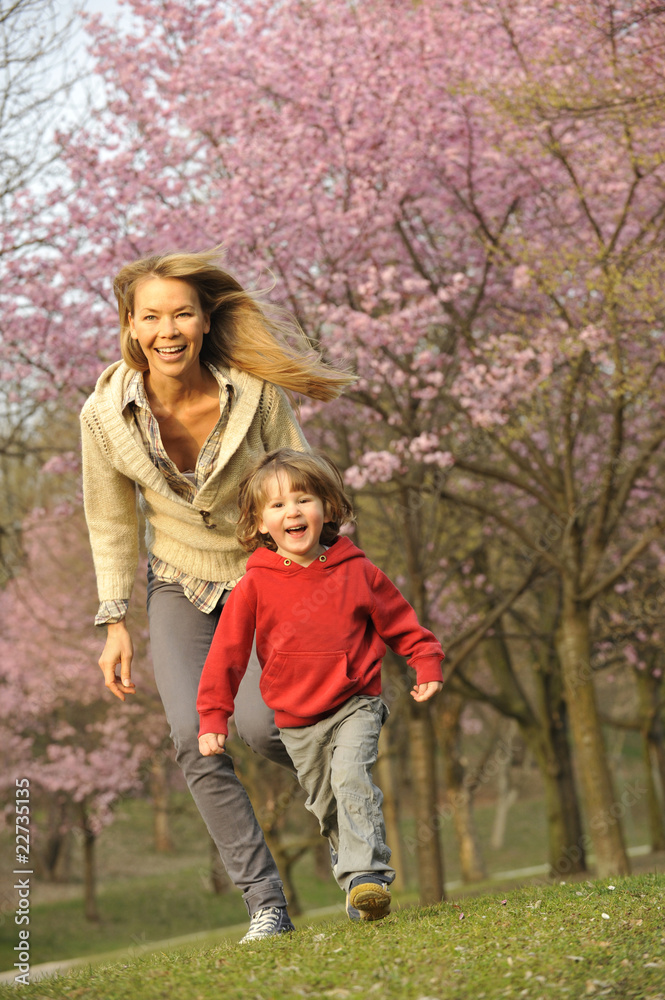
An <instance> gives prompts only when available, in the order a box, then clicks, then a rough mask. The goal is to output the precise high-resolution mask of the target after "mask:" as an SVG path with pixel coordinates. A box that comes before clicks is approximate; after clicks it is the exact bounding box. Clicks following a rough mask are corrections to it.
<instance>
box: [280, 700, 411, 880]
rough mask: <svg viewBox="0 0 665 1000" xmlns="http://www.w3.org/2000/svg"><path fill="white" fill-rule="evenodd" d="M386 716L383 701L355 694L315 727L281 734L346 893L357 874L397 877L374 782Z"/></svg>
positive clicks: (336, 873) (305, 727)
mask: <svg viewBox="0 0 665 1000" xmlns="http://www.w3.org/2000/svg"><path fill="white" fill-rule="evenodd" d="M387 715H388V708H387V706H386V705H384V703H383V702H382V701H381V699H380V698H370V697H368V696H366V695H356V696H354V697H353V698H349V700H348V701H347V702H345V703H344V704H343V705H342V706H341V708H339V709H338V710H337V711H336V712H335V713H334V715H330V716H328V718H326V719H322V720H321V721H320V722H315V723H314V725H312V726H301V727H298V728H295V729H280V731H279V732H280V736H281V737H282V742H283V743H284V746H285V747H286V749H287V750H288V751H289V755H290V757H291V758H292V759H293V763H294V764H295V766H296V769H297V771H298V781H299V782H300V784H301V785H302V787H303V788H304V789H305V791H306V792H307V795H308V798H307V802H306V803H305V805H306V806H307V808H308V809H309V811H310V812H312V813H314V815H315V816H316V818H317V819H318V821H319V824H320V827H321V833H322V834H323V836H324V837H327V838H328V840H329V841H330V847H331V854H332V858H333V873H334V875H335V878H336V880H337V884H338V885H339V886H340V887H341V888H342V889H344V891H345V892H346V891H348V888H349V884H350V882H351V880H352V879H353V878H355V876H356V875H367V874H369V873H370V872H374V873H376V874H377V875H380V876H381V878H382V879H384V880H385V881H386V882H388V883H390V882H392V881H393V879H394V878H395V870H394V869H393V868H391V867H390V865H389V864H388V862H389V861H390V848H389V847H387V846H386V842H385V839H386V831H385V825H384V822H383V814H382V812H381V805H382V803H383V795H382V793H381V790H380V789H379V788H377V786H376V785H375V784H374V782H373V781H372V767H373V765H374V764H375V763H376V758H377V753H378V745H379V734H380V733H381V726H382V725H383V723H384V722H385V720H386V717H387Z"/></svg>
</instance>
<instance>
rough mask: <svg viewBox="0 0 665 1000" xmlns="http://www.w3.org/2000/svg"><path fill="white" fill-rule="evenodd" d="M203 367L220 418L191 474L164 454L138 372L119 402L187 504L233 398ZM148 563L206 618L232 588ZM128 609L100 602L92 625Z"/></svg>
mask: <svg viewBox="0 0 665 1000" xmlns="http://www.w3.org/2000/svg"><path fill="white" fill-rule="evenodd" d="M206 366H207V367H208V369H209V370H210V371H211V372H212V374H213V375H214V376H215V379H216V380H217V382H218V384H219V411H220V417H219V420H218V421H217V423H216V424H215V426H214V428H213V429H212V431H211V432H210V434H209V435H208V437H207V439H206V441H205V443H204V445H203V447H202V448H201V451H200V452H199V457H198V458H197V460H196V468H195V469H194V470H193V471H192V472H191V473H183V472H180V470H179V469H178V468H177V466H176V465H175V463H174V462H173V460H172V459H171V458H169V456H168V454H167V453H166V449H165V448H164V445H163V443H162V436H161V434H160V432H159V423H158V422H157V419H156V418H155V416H154V414H153V412H152V410H151V409H150V403H149V401H148V396H147V393H146V391H145V384H144V382H143V373H142V372H138V371H137V372H136V373H135V374H134V375H133V376H132V378H131V380H130V382H129V384H128V386H127V390H126V392H125V397H124V399H123V401H122V408H123V411H124V410H125V409H126V408H127V407H129V408H130V413H131V416H132V418H133V420H134V423H135V425H136V427H137V428H138V431H139V434H140V435H141V440H142V441H143V445H144V447H145V450H146V451H147V453H148V455H149V457H150V459H151V461H152V462H153V464H154V465H155V466H156V467H157V468H158V469H159V471H160V472H161V473H162V475H163V476H164V479H165V480H166V482H167V483H168V485H169V486H170V488H171V489H172V490H173V492H174V493H177V494H178V495H179V496H181V497H183V499H185V500H188V501H189V502H190V503H191V502H192V500H193V499H194V497H195V496H196V494H197V493H198V491H199V490H200V489H201V487H202V486H203V484H204V483H205V481H206V479H207V478H208V476H209V475H210V473H211V472H212V470H213V468H214V465H215V462H216V461H217V457H218V455H219V449H220V447H221V443H222V437H223V436H224V429H225V427H226V424H227V422H228V419H229V409H230V406H231V401H232V397H233V383H232V382H230V381H229V380H228V379H227V378H225V377H224V375H223V374H222V373H221V372H220V371H219V370H218V369H217V368H215V367H214V365H211V364H208V363H207V362H206ZM148 560H149V563H150V568H151V570H152V572H153V573H154V574H155V576H156V578H157V579H158V580H164V581H165V582H169V583H179V584H180V585H181V587H182V589H183V590H184V592H185V596H186V597H187V598H188V599H189V600H190V601H191V602H192V604H193V605H194V607H196V608H198V609H199V611H203V612H204V613H205V614H210V612H211V611H212V610H213V608H214V607H215V606H216V605H217V602H218V601H219V598H220V597H221V595H222V594H223V593H224V591H225V590H230V589H231V587H232V584H231V583H219V582H218V583H214V582H211V581H209V580H197V579H196V578H195V577H193V576H188V575H187V574H186V573H183V572H182V571H181V570H179V569H176V568H175V567H174V566H169V564H168V563H165V562H164V561H163V560H162V559H157V557H156V556H153V555H152V554H151V553H149V554H148ZM128 605H129V601H128V600H127V601H124V600H123V601H102V602H101V604H100V605H99V610H98V612H97V615H96V617H95V625H108V624H111V623H112V622H119V621H122V619H123V618H124V617H125V615H126V614H127V608H128Z"/></svg>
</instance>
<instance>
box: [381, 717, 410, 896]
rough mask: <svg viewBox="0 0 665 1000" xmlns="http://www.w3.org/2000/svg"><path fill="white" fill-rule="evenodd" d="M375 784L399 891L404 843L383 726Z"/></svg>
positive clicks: (387, 737)
mask: <svg viewBox="0 0 665 1000" xmlns="http://www.w3.org/2000/svg"><path fill="white" fill-rule="evenodd" d="M374 772H375V776H376V784H377V785H378V787H379V788H380V789H381V791H382V793H383V819H384V821H385V824H386V843H387V844H388V846H389V847H390V850H391V852H392V856H391V859H390V863H391V865H392V867H393V868H394V869H395V872H396V875H395V881H394V882H393V888H395V889H397V890H399V889H403V888H404V886H405V885H406V877H407V872H406V869H405V866H404V841H403V838H402V833H401V830H400V827H399V808H398V797H397V791H396V784H397V783H396V781H395V772H394V750H393V749H392V747H391V745H390V729H389V726H384V727H383V729H382V731H381V736H380V738H379V756H378V758H377V761H376V764H375V766H374Z"/></svg>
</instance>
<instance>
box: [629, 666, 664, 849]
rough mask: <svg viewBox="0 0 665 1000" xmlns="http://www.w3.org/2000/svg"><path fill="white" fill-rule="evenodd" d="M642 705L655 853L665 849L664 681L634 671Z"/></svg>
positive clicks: (643, 737) (648, 799) (643, 743)
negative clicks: (661, 701)
mask: <svg viewBox="0 0 665 1000" xmlns="http://www.w3.org/2000/svg"><path fill="white" fill-rule="evenodd" d="M634 674H635V682H636V685H637V693H638V698H639V706H640V732H641V736H642V756H643V759H644V769H645V776H646V795H647V810H648V814H649V832H650V839H651V850H652V851H663V850H665V812H664V810H665V752H664V744H663V722H662V719H661V717H660V712H659V691H660V686H661V682H660V679H659V678H656V677H654V676H653V675H652V674H651V672H650V671H649V670H635V671H634Z"/></svg>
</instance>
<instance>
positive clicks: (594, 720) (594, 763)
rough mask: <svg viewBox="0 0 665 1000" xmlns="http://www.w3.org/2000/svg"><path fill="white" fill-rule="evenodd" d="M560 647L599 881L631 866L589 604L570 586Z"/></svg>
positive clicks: (564, 604) (563, 615) (558, 642)
mask: <svg viewBox="0 0 665 1000" xmlns="http://www.w3.org/2000/svg"><path fill="white" fill-rule="evenodd" d="M556 645H557V652H558V655H559V659H560V661H561V669H562V672H563V682H564V693H565V698H566V703H567V705H568V713H569V716H570V723H571V731H572V736H573V743H574V746H575V753H576V763H577V773H578V775H579V777H580V781H581V784H582V788H583V790H584V805H585V812H586V817H587V824H588V828H589V831H590V841H591V843H592V844H593V848H594V852H595V855H596V870H597V874H598V876H599V877H600V878H604V877H606V876H608V875H626V874H628V872H629V871H630V866H629V863H628V856H627V854H626V847H625V844H624V839H623V831H622V828H621V822H620V817H621V804H620V803H618V802H617V800H616V796H615V794H614V790H613V787H612V777H611V774H610V769H609V766H608V762H607V756H606V752H605V745H604V742H603V735H602V731H601V726H600V720H599V718H598V709H597V706H596V694H595V689H594V684H593V674H592V670H591V663H590V651H591V646H590V641H589V606H588V605H587V604H582V603H581V602H579V601H576V600H575V598H574V596H573V595H572V594H571V593H570V592H569V587H568V585H567V584H564V594H563V607H562V614H561V623H560V628H559V631H558V633H557V639H556Z"/></svg>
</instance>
